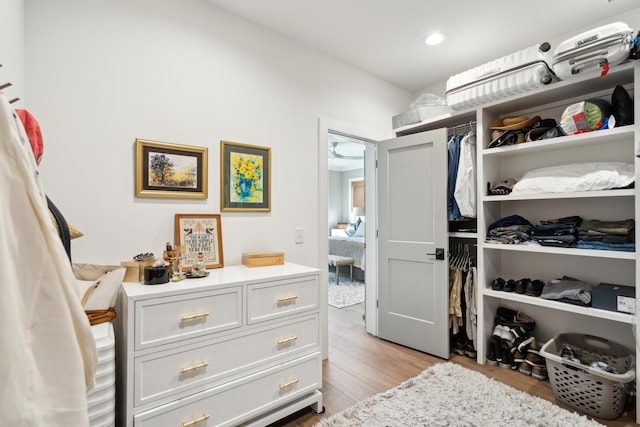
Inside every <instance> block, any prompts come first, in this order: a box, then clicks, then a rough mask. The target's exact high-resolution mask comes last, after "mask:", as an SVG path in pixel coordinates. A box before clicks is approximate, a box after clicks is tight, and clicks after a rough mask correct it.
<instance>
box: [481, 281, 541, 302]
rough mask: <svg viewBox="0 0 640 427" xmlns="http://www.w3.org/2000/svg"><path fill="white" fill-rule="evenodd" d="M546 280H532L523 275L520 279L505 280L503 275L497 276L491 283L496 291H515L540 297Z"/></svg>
mask: <svg viewBox="0 0 640 427" xmlns="http://www.w3.org/2000/svg"><path fill="white" fill-rule="evenodd" d="M543 288H544V282H543V281H542V280H539V279H533V280H531V279H530V278H528V277H523V278H522V279H520V280H513V279H509V280H506V281H505V280H504V279H503V278H502V277H498V278H496V279H495V280H494V281H493V282H492V283H491V289H493V290H494V291H504V292H515V293H517V294H526V295H529V296H532V297H539V296H540V295H541V294H542V289H543Z"/></svg>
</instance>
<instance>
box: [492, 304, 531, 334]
mask: <svg viewBox="0 0 640 427" xmlns="http://www.w3.org/2000/svg"><path fill="white" fill-rule="evenodd" d="M495 324H500V325H506V326H509V327H517V326H521V327H522V328H524V330H526V331H527V332H532V331H533V330H534V329H535V327H536V322H535V320H533V319H531V318H530V317H529V316H527V315H526V314H524V313H523V312H521V311H516V310H511V309H510V308H506V307H498V309H497V310H496V319H495Z"/></svg>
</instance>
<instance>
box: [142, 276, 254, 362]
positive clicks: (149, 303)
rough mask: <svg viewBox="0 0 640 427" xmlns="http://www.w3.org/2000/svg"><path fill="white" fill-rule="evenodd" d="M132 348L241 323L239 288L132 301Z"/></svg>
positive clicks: (237, 325) (208, 332)
mask: <svg viewBox="0 0 640 427" xmlns="http://www.w3.org/2000/svg"><path fill="white" fill-rule="evenodd" d="M135 318H136V322H135V332H134V333H135V349H136V350H142V349H144V348H147V347H152V346H157V345H161V344H167V343H170V342H175V341H180V340H184V339H187V338H192V337H197V336H201V335H205V334H210V333H213V332H219V331H224V330H227V329H232V328H237V327H240V326H242V288H241V287H235V288H225V289H218V290H215V291H208V292H192V293H189V294H186V295H179V296H173V297H166V298H155V299H152V300H142V301H138V302H136V305H135Z"/></svg>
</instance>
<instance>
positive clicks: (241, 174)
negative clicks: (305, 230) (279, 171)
mask: <svg viewBox="0 0 640 427" xmlns="http://www.w3.org/2000/svg"><path fill="white" fill-rule="evenodd" d="M220 206H221V210H223V211H254V212H269V211H270V210H271V149H270V148H268V147H258V146H255V145H247V144H238V143H236V142H229V141H220Z"/></svg>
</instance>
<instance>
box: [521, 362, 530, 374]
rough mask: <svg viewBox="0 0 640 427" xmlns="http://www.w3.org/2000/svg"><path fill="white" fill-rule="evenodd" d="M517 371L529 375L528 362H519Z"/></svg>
mask: <svg viewBox="0 0 640 427" xmlns="http://www.w3.org/2000/svg"><path fill="white" fill-rule="evenodd" d="M518 371H519V372H520V373H521V374H524V375H527V376H529V375H531V366H530V365H529V364H528V363H526V362H525V363H521V364H519V365H518Z"/></svg>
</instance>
